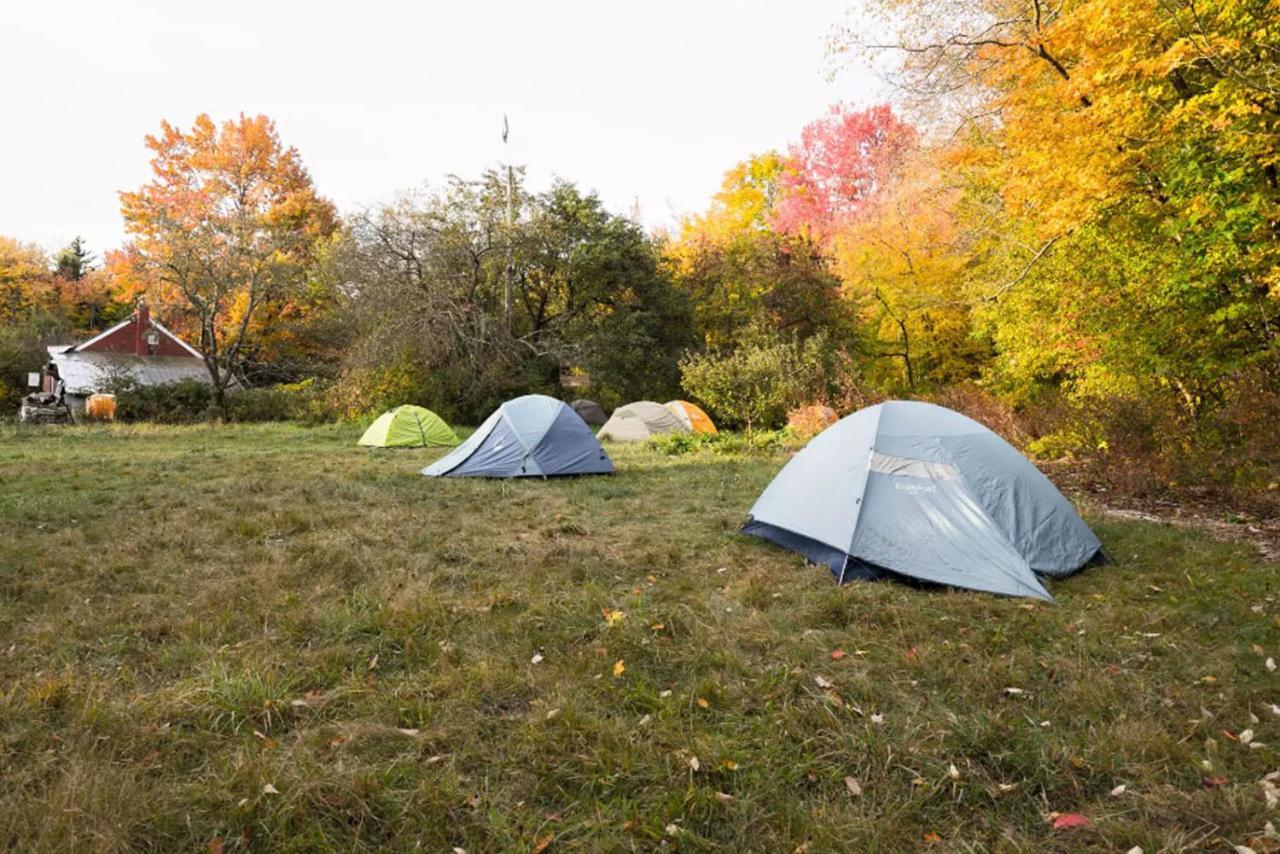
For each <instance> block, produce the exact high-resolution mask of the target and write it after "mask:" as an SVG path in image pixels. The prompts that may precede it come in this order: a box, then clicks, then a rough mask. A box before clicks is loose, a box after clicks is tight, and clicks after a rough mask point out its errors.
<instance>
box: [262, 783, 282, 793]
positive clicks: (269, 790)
mask: <svg viewBox="0 0 1280 854" xmlns="http://www.w3.org/2000/svg"><path fill="white" fill-rule="evenodd" d="M262 794H264V795H278V794H280V790H279V789H277V788H276V787H275V786H273V785H271V784H270V783H267V784H266V785H265V786H263V787H262Z"/></svg>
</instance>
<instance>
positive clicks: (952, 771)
mask: <svg viewBox="0 0 1280 854" xmlns="http://www.w3.org/2000/svg"><path fill="white" fill-rule="evenodd" d="M947 776H948V777H950V778H951V779H952V780H959V779H960V769H959V768H957V767H956V764H955V763H954V762H952V763H951V764H950V765H948V766H947Z"/></svg>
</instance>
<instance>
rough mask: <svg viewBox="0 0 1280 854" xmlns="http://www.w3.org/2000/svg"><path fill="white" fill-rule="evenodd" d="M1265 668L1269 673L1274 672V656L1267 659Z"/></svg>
mask: <svg viewBox="0 0 1280 854" xmlns="http://www.w3.org/2000/svg"><path fill="white" fill-rule="evenodd" d="M1267 670H1268V671H1269V672H1271V673H1275V672H1276V660H1275V659H1274V658H1268V659H1267Z"/></svg>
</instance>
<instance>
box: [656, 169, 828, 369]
mask: <svg viewBox="0 0 1280 854" xmlns="http://www.w3.org/2000/svg"><path fill="white" fill-rule="evenodd" d="M785 168H786V167H785V161H784V158H782V157H781V156H780V155H778V154H776V153H774V152H767V153H765V154H761V155H757V156H755V157H752V158H750V159H749V160H746V161H744V162H742V163H739V164H738V165H737V166H735V167H733V168H732V169H730V170H729V171H728V172H727V173H726V174H725V176H724V181H723V183H722V185H721V188H720V191H719V192H718V193H716V195H715V197H714V198H713V199H712V202H711V205H710V207H709V208H708V210H707V211H706V212H705V213H702V214H698V215H694V216H690V217H687V218H686V219H685V220H684V221H683V222H682V223H681V226H680V231H679V233H678V234H677V235H675V236H674V237H673V238H672V239H670V240H668V241H667V243H666V245H665V247H664V249H663V254H664V257H665V260H666V264H667V266H668V269H670V271H671V274H672V276H673V277H674V278H675V280H676V282H677V284H678V285H679V286H680V287H681V288H682V289H683V290H684V291H685V292H686V293H687V294H688V295H689V298H690V300H691V301H692V304H693V311H694V321H695V325H696V326H697V329H698V332H699V336H700V338H701V343H702V344H703V346H705V347H708V348H711V349H732V348H733V347H735V346H737V344H738V343H739V342H740V341H741V340H742V338H743V336H744V335H746V334H747V333H748V331H749V330H751V329H752V328H756V329H757V331H761V332H785V333H787V334H789V335H797V336H799V337H801V338H804V337H808V336H810V335H813V334H815V333H817V332H819V331H822V330H826V331H828V332H830V333H831V338H832V340H833V342H845V341H847V340H848V339H849V337H850V332H851V321H852V314H851V313H850V312H849V311H847V307H846V306H845V304H844V303H843V302H842V300H841V299H840V293H839V282H838V280H837V279H836V277H835V276H834V275H833V274H832V273H831V271H830V269H829V267H828V264H827V259H826V258H825V256H824V255H823V254H822V252H821V251H820V248H819V247H818V246H817V245H816V244H815V243H814V242H813V241H811V240H809V239H807V238H806V237H803V236H795V237H792V236H788V235H786V234H782V233H779V232H778V230H777V229H776V228H775V227H774V222H775V219H776V216H777V203H778V199H779V195H780V193H781V191H782V177H783V173H784V169H785Z"/></svg>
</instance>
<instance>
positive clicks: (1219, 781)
mask: <svg viewBox="0 0 1280 854" xmlns="http://www.w3.org/2000/svg"><path fill="white" fill-rule="evenodd" d="M1201 782H1202V783H1204V787H1205V788H1206V789H1218V788H1221V787H1222V786H1225V785H1227V783H1229V782H1230V781H1229V780H1228V779H1227V778H1226V777H1205V778H1204V779H1203V780H1201Z"/></svg>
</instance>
